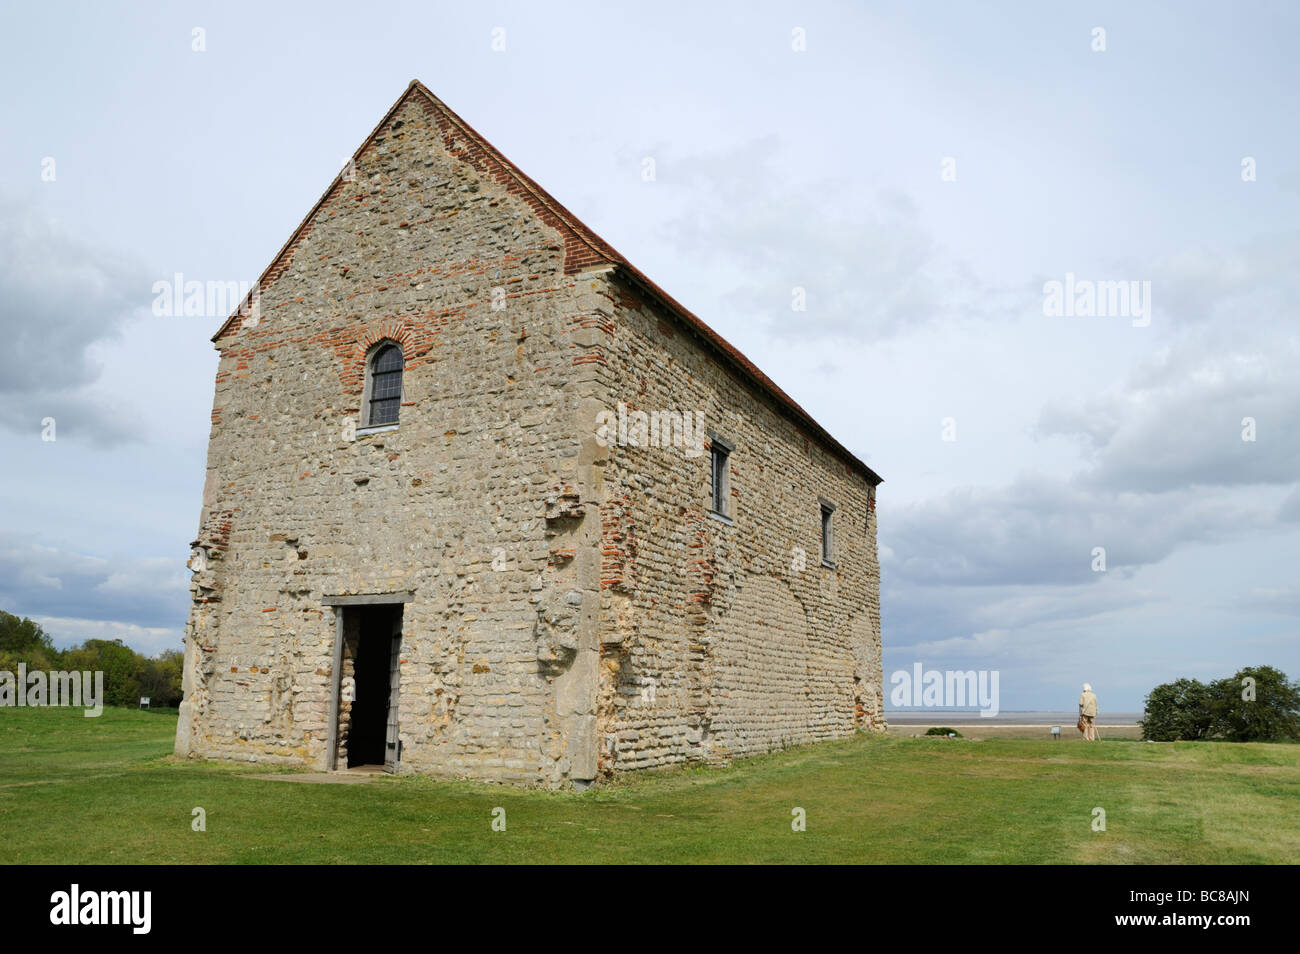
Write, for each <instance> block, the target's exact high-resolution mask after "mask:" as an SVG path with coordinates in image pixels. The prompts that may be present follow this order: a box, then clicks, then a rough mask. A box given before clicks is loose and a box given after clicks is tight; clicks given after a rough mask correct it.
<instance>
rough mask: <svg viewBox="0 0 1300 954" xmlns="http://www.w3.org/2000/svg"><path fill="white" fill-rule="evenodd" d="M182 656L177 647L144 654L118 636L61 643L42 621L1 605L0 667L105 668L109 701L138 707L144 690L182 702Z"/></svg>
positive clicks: (155, 700)
mask: <svg viewBox="0 0 1300 954" xmlns="http://www.w3.org/2000/svg"><path fill="white" fill-rule="evenodd" d="M184 660H185V657H184V654H183V653H181V652H180V651H179V650H176V649H167V650H164V651H163V652H161V653H159V654H158V655H157V656H152V657H151V656H145V655H143V654H141V653H138V652H136V651H135V650H134V649H132V648H131V647H130V646H127V645H125V644H124V643H123V642H122V641H121V640H120V639H88V640H86V641H85V642H84V643H81V644H80V645H79V646H72V647H70V648H68V649H57V648H56V647H55V645H54V641H53V640H52V639H51V638H50V636H49V634H48V633H46V632H45V631H44V630H43V629H41V627H40V625H39V624H38V623H36V622H33V621H32V620H30V619H26V618H21V619H20V618H19V617H17V616H14V615H13V614H12V613H6V612H4V611H3V610H0V671H7V672H13V673H16V672H17V671H18V665H19V664H20V663H22V664H25V665H26V666H27V671H28V672H33V671H35V670H42V671H46V672H49V671H69V672H71V671H78V672H80V671H86V672H102V673H103V674H104V704H105V705H109V706H131V707H135V706H138V705H139V704H140V697H141V696H148V697H149V702H150V705H152V706H178V705H180V703H181V670H182V666H183V665H184Z"/></svg>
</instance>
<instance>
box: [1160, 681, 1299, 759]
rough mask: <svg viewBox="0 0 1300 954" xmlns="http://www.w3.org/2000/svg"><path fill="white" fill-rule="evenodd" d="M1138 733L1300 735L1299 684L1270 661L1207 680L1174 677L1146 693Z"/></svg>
mask: <svg viewBox="0 0 1300 954" xmlns="http://www.w3.org/2000/svg"><path fill="white" fill-rule="evenodd" d="M1142 738H1144V739H1148V740H1150V741H1153V742H1178V741H1195V740H1197V739H1223V740H1225V741H1229V742H1265V741H1280V740H1284V739H1291V740H1295V739H1300V684H1297V683H1293V682H1290V681H1288V679H1287V677H1286V674H1285V673H1284V672H1282V671H1281V670H1280V669H1275V668H1273V667H1272V666H1248V667H1247V668H1245V669H1242V670H1240V671H1238V672H1237V674H1236V675H1234V676H1232V677H1231V678H1228V679H1218V680H1215V681H1214V682H1212V683H1210V684H1209V685H1208V686H1207V685H1205V684H1204V683H1201V682H1198V681H1197V680H1195V679H1179V680H1177V681H1175V682H1167V683H1164V684H1163V685H1159V686H1156V687H1155V688H1154V689H1152V690H1151V693H1150V694H1149V695H1148V696H1147V699H1146V715H1145V717H1144V718H1143V719H1142Z"/></svg>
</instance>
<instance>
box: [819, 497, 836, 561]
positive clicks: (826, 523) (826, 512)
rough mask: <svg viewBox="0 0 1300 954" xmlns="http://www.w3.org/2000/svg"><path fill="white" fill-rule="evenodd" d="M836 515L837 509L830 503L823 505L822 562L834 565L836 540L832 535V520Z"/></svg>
mask: <svg viewBox="0 0 1300 954" xmlns="http://www.w3.org/2000/svg"><path fill="white" fill-rule="evenodd" d="M834 515H835V508H834V507H833V506H832V505H831V504H828V503H823V504H822V562H823V563H827V564H831V565H834V563H835V538H834V536H833V535H832V529H831V518H832V517H833V516H834Z"/></svg>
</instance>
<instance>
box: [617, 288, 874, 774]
mask: <svg viewBox="0 0 1300 954" xmlns="http://www.w3.org/2000/svg"><path fill="white" fill-rule="evenodd" d="M605 291H606V296H607V303H606V306H605V307H606V308H607V310H608V312H609V314H610V317H611V320H610V322H609V328H610V329H611V332H610V334H609V335H608V336H607V341H606V342H605V350H606V352H607V355H608V363H609V372H610V378H611V381H613V382H615V384H614V387H613V389H612V391H611V393H610V402H611V403H610V407H611V408H615V407H616V406H617V405H618V404H619V403H621V404H623V405H625V406H626V408H627V409H628V410H627V412H626V413H628V414H631V413H634V412H635V411H643V412H647V413H648V414H650V415H655V414H656V413H658V414H659V415H660V416H661V417H662V416H663V412H669V415H668V416H670V417H671V412H684V413H692V414H697V415H702V417H703V421H704V428H705V441H706V443H705V445H704V447H703V448H694V449H692V448H689V447H682V446H671V442H670V446H663V445H664V444H665V441H663V440H662V439H661V440H660V441H659V442H658V443H659V444H660V445H661V446H658V447H654V446H644V443H645V442H644V441H643V442H642V446H634V441H633V439H632V438H633V437H634V436H635V435H634V434H633V432H632V429H631V428H628V432H629V439H628V441H627V442H626V443H622V444H620V443H618V442H614V443H613V446H611V447H610V448H609V452H608V453H609V463H608V465H607V466H606V468H605V474H604V504H603V508H602V525H603V529H604V556H605V565H604V572H603V574H602V582H603V586H604V597H603V600H602V616H601V632H602V667H601V677H602V681H601V690H600V705H599V715H600V723H601V727H602V730H603V732H602V746H601V765H602V768H603V769H604V770H606V771H614V770H620V769H627V768H641V767H646V766H655V765H664V764H671V763H675V762H683V761H694V760H702V761H712V762H717V761H725V760H727V759H729V758H731V757H733V756H737V755H743V754H747V753H753V752H764V751H770V750H772V749H774V748H779V747H782V746H785V745H789V744H797V743H803V742H811V741H815V740H819V739H829V738H838V737H843V736H846V735H849V734H851V733H853V732H854V731H856V730H857V728H859V727H863V728H882V727H883V726H884V719H883V699H882V674H881V636H880V600H879V584H880V570H879V563H878V561H877V553H876V517H875V486H874V483H873V481H872V480H871V479H869V478H868V477H867V476H866V475H865V474H864V473H863V472H862V470H860V469H859V468H855V467H854V466H853V465H851V464H850V463H848V462H847V461H846V460H845V459H844V458H843V457H842V456H841V455H838V454H836V453H835V452H833V451H832V450H831V449H829V448H827V447H826V446H825V445H824V444H823V443H821V442H819V441H818V440H816V439H815V438H810V437H809V435H808V434H807V433H806V431H805V430H804V429H803V428H802V427H801V426H799V425H797V424H796V423H794V422H793V421H792V420H791V419H790V417H789V415H788V414H787V413H784V412H783V410H781V409H780V408H779V406H778V405H777V404H776V403H775V401H774V400H773V399H772V398H770V397H768V396H767V395H766V394H765V393H764V392H763V391H762V390H760V389H758V388H757V387H755V386H754V385H753V384H752V383H751V382H749V381H747V380H745V378H744V377H743V376H742V375H741V374H739V373H737V372H736V371H735V370H733V369H732V368H731V367H730V365H729V364H728V362H727V361H726V359H725V358H724V357H722V356H719V355H717V354H714V353H711V352H710V350H709V349H708V348H707V347H706V346H705V345H704V344H702V342H701V341H700V340H699V339H698V338H697V337H696V336H695V335H693V334H692V333H691V331H690V330H689V329H687V328H686V327H685V326H684V325H683V324H682V323H681V322H678V321H675V320H673V318H672V316H671V315H670V314H668V313H667V312H666V311H665V310H664V309H663V308H662V307H660V306H658V305H657V304H654V303H652V301H651V300H650V299H649V297H648V296H646V295H643V294H641V293H640V292H639V291H638V290H637V288H636V287H635V286H634V285H632V284H631V283H630V282H625V281H622V280H614V281H611V282H610V284H609V285H608V286H607V288H606V290H605ZM650 430H651V431H653V428H651V429H650ZM709 435H717V436H718V437H721V438H722V439H723V440H724V441H725V442H726V443H727V444H730V445H734V450H733V451H732V453H731V456H730V460H729V467H730V495H731V507H730V511H731V518H732V519H731V520H730V521H724V520H719V519H717V518H716V517H714V516H712V515H711V513H710V511H711V489H712V482H711V476H710V456H709V454H708V453H707V450H708V448H709V447H710V446H711V443H712V440H711V437H710V436H709ZM661 438H662V435H661ZM700 450H704V451H705V452H704V453H699V452H698V451H700ZM822 500H827V501H829V502H830V503H832V504H833V505H834V506H835V507H836V511H835V515H834V517H833V534H832V538H833V541H834V547H835V552H834V562H835V566H834V567H827V566H823V565H822V559H821V501H822Z"/></svg>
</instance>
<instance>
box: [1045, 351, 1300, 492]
mask: <svg viewBox="0 0 1300 954" xmlns="http://www.w3.org/2000/svg"><path fill="white" fill-rule="evenodd" d="M1298 363H1300V341H1297V339H1295V338H1294V337H1288V338H1281V339H1278V340H1276V341H1274V342H1272V343H1271V345H1260V346H1259V347H1258V348H1256V349H1252V350H1238V351H1218V352H1215V351H1210V350H1207V345H1206V344H1205V343H1203V342H1197V343H1194V344H1193V343H1184V344H1181V345H1178V346H1176V347H1174V348H1172V349H1170V350H1169V351H1168V352H1166V353H1165V354H1164V355H1163V356H1162V357H1161V358H1160V359H1158V360H1157V361H1156V362H1154V363H1153V364H1152V365H1150V366H1149V367H1147V368H1146V369H1145V370H1143V371H1141V372H1139V373H1138V374H1136V375H1134V376H1133V377H1132V378H1131V379H1130V381H1129V382H1128V384H1127V386H1126V387H1125V388H1124V389H1123V390H1114V391H1111V392H1109V393H1107V394H1104V395H1099V396H1097V397H1094V398H1091V399H1088V400H1085V401H1081V402H1072V403H1067V402H1061V401H1056V402H1052V403H1050V404H1048V405H1047V406H1046V407H1044V409H1043V411H1042V412H1041V414H1040V417H1039V421H1038V425H1037V428H1036V434H1037V435H1038V436H1040V437H1046V436H1052V435H1064V436H1069V437H1074V438H1077V439H1079V440H1080V441H1081V442H1082V443H1083V445H1084V446H1085V449H1086V451H1087V452H1088V454H1089V457H1090V463H1091V466H1090V468H1089V469H1088V470H1087V472H1086V473H1084V474H1082V475H1081V479H1082V480H1083V481H1085V482H1086V483H1088V484H1090V485H1092V486H1095V487H1097V488H1101V489H1106V490H1111V491H1122V490H1129V491H1143V492H1157V491H1164V490H1173V489H1179V488H1188V487H1195V486H1202V487H1204V486H1220V487H1223V486H1233V485H1249V484H1291V483H1294V482H1295V481H1297V480H1300V376H1297V375H1296V374H1295V370H1294V369H1295V368H1296V366H1297V364H1298ZM1247 419H1251V420H1252V421H1253V428H1254V435H1253V436H1254V440H1243V434H1245V433H1246V429H1247V425H1246V424H1245V423H1243V422H1245V421H1246V420H1247Z"/></svg>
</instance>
